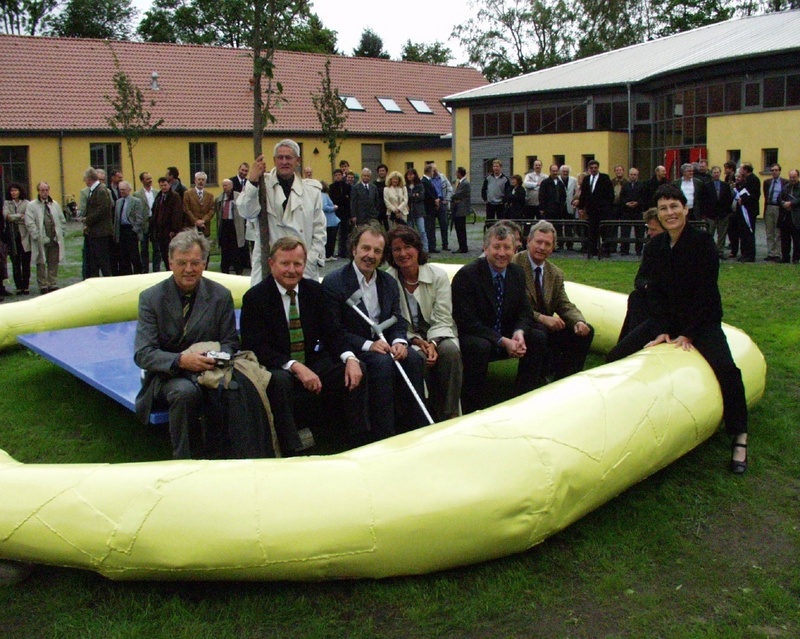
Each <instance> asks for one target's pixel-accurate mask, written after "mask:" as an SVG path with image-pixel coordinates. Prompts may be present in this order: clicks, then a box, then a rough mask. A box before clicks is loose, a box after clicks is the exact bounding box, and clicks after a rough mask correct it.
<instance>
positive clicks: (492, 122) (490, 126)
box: [486, 113, 498, 135]
mask: <svg viewBox="0 0 800 639" xmlns="http://www.w3.org/2000/svg"><path fill="white" fill-rule="evenodd" d="M497 121H498V117H497V113H487V114H486V135H497Z"/></svg>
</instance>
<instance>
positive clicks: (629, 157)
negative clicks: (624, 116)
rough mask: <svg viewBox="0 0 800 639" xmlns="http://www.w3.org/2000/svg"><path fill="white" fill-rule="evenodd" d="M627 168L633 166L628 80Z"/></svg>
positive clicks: (631, 113)
mask: <svg viewBox="0 0 800 639" xmlns="http://www.w3.org/2000/svg"><path fill="white" fill-rule="evenodd" d="M626 86H627V87H628V168H631V167H632V166H633V103H632V102H631V83H630V82H628V83H627V85H626Z"/></svg>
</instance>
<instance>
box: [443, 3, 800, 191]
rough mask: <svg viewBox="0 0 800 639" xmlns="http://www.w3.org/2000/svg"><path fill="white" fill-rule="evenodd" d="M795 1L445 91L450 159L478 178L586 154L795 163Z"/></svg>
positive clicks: (798, 98)
mask: <svg viewBox="0 0 800 639" xmlns="http://www.w3.org/2000/svg"><path fill="white" fill-rule="evenodd" d="M798 50H800V11H784V12H780V13H771V14H766V15H762V16H754V17H749V18H742V19H738V20H730V21H727V22H722V23H718V24H714V25H710V26H707V27H702V28H700V29H695V30H692V31H687V32H685V33H680V34H677V35H673V36H670V37H667V38H662V39H660V40H654V41H652V42H646V43H643V44H638V45H635V46H631V47H626V48H624V49H619V50H616V51H610V52H607V53H603V54H600V55H596V56H592V57H590V58H584V59H582V60H576V61H573V62H569V63H567V64H563V65H560V66H558V67H554V68H550V69H544V70H541V71H537V72H534V73H529V74H527V75H523V76H519V77H517V78H513V79H510V80H505V81H503V82H498V83H495V84H492V85H487V86H483V87H477V88H475V89H471V90H468V91H464V92H461V93H458V94H454V95H450V96H447V97H446V98H445V99H444V103H445V104H446V105H447V106H449V107H452V108H453V110H454V119H455V125H454V127H453V153H454V163H455V164H456V165H463V166H465V167H467V168H468V169H469V170H470V172H471V173H472V175H473V176H474V177H473V183H475V181H476V179H477V177H478V176H483V175H485V174H486V173H487V172H488V171H489V169H490V167H491V161H492V159H493V158H499V159H500V160H501V161H502V162H503V170H504V172H505V173H506V175H511V174H512V173H525V172H527V171H529V170H531V168H532V166H533V162H534V160H536V159H540V160H542V162H543V163H544V165H545V173H546V172H547V169H546V167H547V166H548V165H550V164H553V163H555V164H568V165H571V167H572V170H573V171H572V172H573V175H576V174H577V173H578V172H580V171H582V170H584V169H585V167H586V164H587V162H588V161H589V160H590V159H596V160H598V161H599V162H600V166H601V170H602V171H606V172H611V169H612V168H613V166H614V165H616V164H622V165H623V166H625V167H630V166H636V167H638V168H639V169H640V171H641V173H642V175H643V177H649V175H650V174H651V173H652V171H653V170H654V169H655V167H656V166H657V165H660V164H661V165H664V166H666V167H667V169H668V172H669V173H670V175H671V176H672V177H677V172H678V170H679V168H680V165H681V164H682V163H684V162H693V161H696V160H698V159H700V158H705V159H707V160H708V161H709V163H710V164H712V165H713V164H718V165H722V164H723V163H725V162H726V161H733V162H736V163H737V164H738V163H740V162H746V161H749V162H751V163H752V164H753V166H754V167H755V168H756V170H757V171H760V172H763V173H765V174H768V172H769V171H768V170H769V167H770V166H771V165H772V164H773V163H775V162H779V163H781V164H782V165H783V171H784V176H785V175H786V174H787V173H788V170H789V169H791V168H797V167H798V166H800V132H798V128H797V124H796V123H797V122H798V118H800V69H799V68H798V65H797V54H798Z"/></svg>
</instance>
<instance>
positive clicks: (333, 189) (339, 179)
mask: <svg viewBox="0 0 800 639" xmlns="http://www.w3.org/2000/svg"><path fill="white" fill-rule="evenodd" d="M352 188H353V187H352V186H351V185H350V184H348V183H347V180H346V179H345V175H344V172H343V171H342V170H341V169H336V170H335V171H334V172H333V183H332V184H331V185H330V197H331V200H332V201H333V203H334V205H336V217H338V218H339V220H340V222H339V231H338V233H337V234H338V236H339V237H338V241H339V251H338V253H337V255H338V257H339V259H344V258H346V257H347V238H348V236H349V235H350V191H351V189H352Z"/></svg>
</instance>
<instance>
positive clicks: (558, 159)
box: [552, 155, 567, 167]
mask: <svg viewBox="0 0 800 639" xmlns="http://www.w3.org/2000/svg"><path fill="white" fill-rule="evenodd" d="M566 159H567V156H565V155H554V156H553V162H552V163H553V164H557V165H558V166H559V167H562V166H564V165H565V164H566V163H567V162H566Z"/></svg>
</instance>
